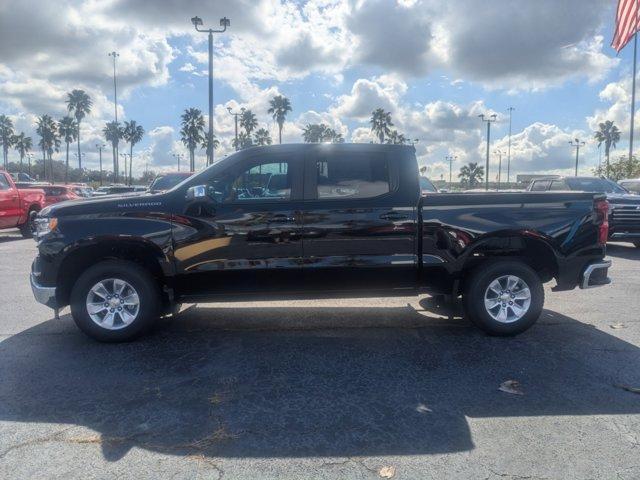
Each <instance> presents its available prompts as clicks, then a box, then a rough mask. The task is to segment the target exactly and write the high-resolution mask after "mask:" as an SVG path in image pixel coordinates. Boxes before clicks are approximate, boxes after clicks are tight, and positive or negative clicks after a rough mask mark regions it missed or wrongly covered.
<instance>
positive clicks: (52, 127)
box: [36, 114, 60, 182]
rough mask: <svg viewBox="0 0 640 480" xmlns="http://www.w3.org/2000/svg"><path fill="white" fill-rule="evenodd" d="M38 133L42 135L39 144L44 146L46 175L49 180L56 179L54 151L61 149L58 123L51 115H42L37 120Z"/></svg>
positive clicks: (41, 146)
mask: <svg viewBox="0 0 640 480" xmlns="http://www.w3.org/2000/svg"><path fill="white" fill-rule="evenodd" d="M36 133H37V134H38V135H39V136H40V141H39V142H38V145H39V146H40V148H42V164H43V169H44V177H45V178H48V179H49V181H52V182H53V181H54V175H53V159H52V155H53V152H54V151H55V152H57V151H58V150H59V149H60V137H59V136H58V130H57V128H56V123H55V122H54V121H53V119H52V118H51V117H50V116H49V115H46V114H45V115H41V116H40V117H38V119H37V120H36ZM47 158H48V159H49V176H48V177H47Z"/></svg>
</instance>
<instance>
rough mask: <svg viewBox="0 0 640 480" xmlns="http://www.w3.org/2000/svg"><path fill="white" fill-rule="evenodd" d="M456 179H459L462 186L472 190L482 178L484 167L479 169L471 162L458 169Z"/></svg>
mask: <svg viewBox="0 0 640 480" xmlns="http://www.w3.org/2000/svg"><path fill="white" fill-rule="evenodd" d="M458 178H460V183H462V185H465V186H467V187H468V188H474V187H475V186H476V185H478V184H479V183H480V182H482V179H483V178H484V167H479V166H478V164H477V163H474V162H471V163H469V164H468V165H465V166H463V167H462V168H461V169H460V173H459V174H458Z"/></svg>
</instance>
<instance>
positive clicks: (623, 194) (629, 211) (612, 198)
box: [528, 177, 640, 248]
mask: <svg viewBox="0 0 640 480" xmlns="http://www.w3.org/2000/svg"><path fill="white" fill-rule="evenodd" d="M528 190H529V191H530V192H562V191H565V192H566V191H574V192H595V193H604V194H606V196H607V200H608V201H609V206H610V208H611V214H610V216H609V239H610V240H615V241H623V242H632V243H633V244H634V245H635V246H636V247H638V248H640V197H638V195H632V194H630V193H629V192H628V191H627V190H626V189H625V188H624V187H621V186H620V185H618V184H617V183H616V182H614V181H612V180H609V179H608V178H604V177H553V178H542V179H538V180H534V181H532V182H531V184H530V185H529V188H528Z"/></svg>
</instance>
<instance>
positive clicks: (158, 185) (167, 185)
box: [149, 173, 188, 190]
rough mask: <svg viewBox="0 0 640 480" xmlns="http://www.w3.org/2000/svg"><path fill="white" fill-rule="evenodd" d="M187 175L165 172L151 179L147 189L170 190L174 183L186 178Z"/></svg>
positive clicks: (176, 183)
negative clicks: (151, 181) (165, 173)
mask: <svg viewBox="0 0 640 480" xmlns="http://www.w3.org/2000/svg"><path fill="white" fill-rule="evenodd" d="M187 177H188V175H182V174H178V175H176V174H171V173H170V174H167V175H161V176H159V177H156V179H155V180H154V181H153V183H152V184H151V186H150V187H149V189H151V190H170V189H172V188H173V187H175V186H176V185H178V184H179V183H180V182H181V181H183V180H184V179H185V178H187Z"/></svg>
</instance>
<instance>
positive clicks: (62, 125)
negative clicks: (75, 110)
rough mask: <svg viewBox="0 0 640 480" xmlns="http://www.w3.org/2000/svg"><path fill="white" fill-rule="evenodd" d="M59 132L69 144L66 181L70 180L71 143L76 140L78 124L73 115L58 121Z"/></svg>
mask: <svg viewBox="0 0 640 480" xmlns="http://www.w3.org/2000/svg"><path fill="white" fill-rule="evenodd" d="M58 133H59V134H60V137H62V140H63V141H64V143H65V144H66V146H67V157H66V161H65V168H64V183H68V182H69V144H70V143H71V142H73V141H75V140H76V138H77V135H78V124H77V122H76V120H75V119H74V118H72V117H68V116H67V117H64V118H62V119H61V120H60V121H59V122H58ZM78 168H81V167H78Z"/></svg>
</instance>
